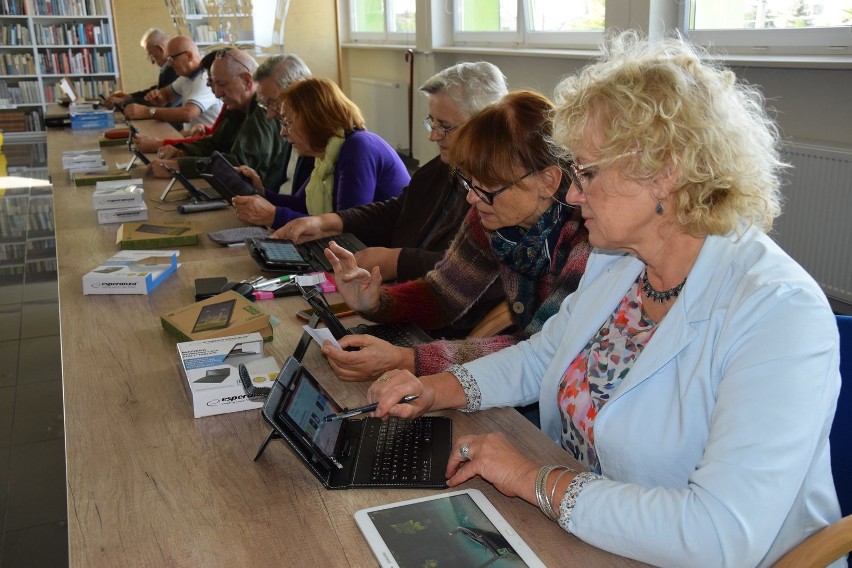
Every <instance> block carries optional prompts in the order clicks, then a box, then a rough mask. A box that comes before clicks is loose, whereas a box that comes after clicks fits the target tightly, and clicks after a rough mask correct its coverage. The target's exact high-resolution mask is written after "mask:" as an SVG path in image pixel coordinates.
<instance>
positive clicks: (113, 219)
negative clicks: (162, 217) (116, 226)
mask: <svg viewBox="0 0 852 568" xmlns="http://www.w3.org/2000/svg"><path fill="white" fill-rule="evenodd" d="M147 219H148V206H147V205H145V203H144V202H143V203H140V204H139V205H134V206H133V207H123V208H121V209H98V223H100V224H101V225H103V224H106V223H126V222H128V221H146V220H147Z"/></svg>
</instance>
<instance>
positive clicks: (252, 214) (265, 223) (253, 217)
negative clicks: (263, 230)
mask: <svg viewBox="0 0 852 568" xmlns="http://www.w3.org/2000/svg"><path fill="white" fill-rule="evenodd" d="M231 203H232V204H233V205H234V209H236V210H237V217H238V218H239V219H240V221H242V222H243V223H249V224H251V225H258V226H261V227H269V226H270V225H272V223H274V222H275V206H274V205H273V204H271V203H270V202H268V201H267V200H266V199H264V198H263V197H261V196H259V195H238V196H236V197H234V199H233V200H232V202H231Z"/></svg>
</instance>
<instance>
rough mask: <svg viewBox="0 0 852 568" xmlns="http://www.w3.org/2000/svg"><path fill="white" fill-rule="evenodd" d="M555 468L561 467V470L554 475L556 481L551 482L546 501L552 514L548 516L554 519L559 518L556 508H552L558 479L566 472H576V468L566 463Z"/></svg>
mask: <svg viewBox="0 0 852 568" xmlns="http://www.w3.org/2000/svg"><path fill="white" fill-rule="evenodd" d="M556 469H561V470H562V471H561V472H560V473H559V475H557V476H556V481H554V482H553V487H552V488H551V489H550V500H549V501H548V502H547V504H548V505H549V506H550V507H549V508H550V512H551V513H552V514H553V516H552V517H550V518H551V519H552V520H554V521H556V520H558V519H559V515H558V514H557V511H558V509H554V508H553V498H554V497H555V496H556V486H557V485H559V480H560V479H562V476H564V475H565V474H566V473H569V472H571V473H577V470H576V469H573V468H570V467H568V466H567V465H558V466H556ZM557 507H558V505H557Z"/></svg>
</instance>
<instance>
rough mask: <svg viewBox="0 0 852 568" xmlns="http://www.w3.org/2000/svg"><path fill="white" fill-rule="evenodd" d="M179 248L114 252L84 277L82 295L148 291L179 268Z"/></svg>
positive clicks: (146, 292) (143, 292) (144, 292)
mask: <svg viewBox="0 0 852 568" xmlns="http://www.w3.org/2000/svg"><path fill="white" fill-rule="evenodd" d="M179 254H180V251H177V250H130V251H121V252H119V253H116V254H114V255H113V256H111V257H110V258H108V259H107V260H105V261H104V262H103V263H102V264H100V265H98V266H96V267H95V268H93V269H92V270H91V271H89V272H88V273H87V274H85V275H84V276H83V294H84V295H87V296H88V295H91V294H148V293H149V292H150V291H151V290H153V289H154V288H156V287H157V286H159V285H160V283H162V282H163V280H165V279H166V278H167V277H168V276H169V275H170V274H171V273H172V272H174V271H175V270H177V268H178V266H180V265H179V264H178V263H177V257H178V255H179Z"/></svg>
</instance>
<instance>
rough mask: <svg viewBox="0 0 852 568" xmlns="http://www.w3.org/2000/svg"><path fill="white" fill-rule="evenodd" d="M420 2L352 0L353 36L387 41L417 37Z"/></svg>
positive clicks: (350, 1)
mask: <svg viewBox="0 0 852 568" xmlns="http://www.w3.org/2000/svg"><path fill="white" fill-rule="evenodd" d="M416 4H417V2H416V0H349V35H350V38H351V39H353V40H358V39H363V40H384V41H393V40H399V39H402V38H404V37H408V38H413V37H414V32H415V15H416V13H417V8H416Z"/></svg>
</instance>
